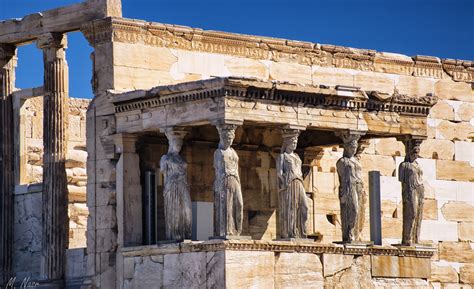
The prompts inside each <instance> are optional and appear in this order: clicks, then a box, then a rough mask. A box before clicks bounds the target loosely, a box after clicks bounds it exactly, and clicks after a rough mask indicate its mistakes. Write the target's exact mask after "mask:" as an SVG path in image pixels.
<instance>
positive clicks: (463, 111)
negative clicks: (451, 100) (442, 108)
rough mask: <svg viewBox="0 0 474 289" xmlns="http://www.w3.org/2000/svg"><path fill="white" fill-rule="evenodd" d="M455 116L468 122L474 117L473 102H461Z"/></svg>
mask: <svg viewBox="0 0 474 289" xmlns="http://www.w3.org/2000/svg"><path fill="white" fill-rule="evenodd" d="M457 116H458V117H459V119H460V120H462V121H467V122H470V121H471V120H472V119H473V118H474V103H468V102H463V103H461V105H460V106H459V109H458V111H457Z"/></svg>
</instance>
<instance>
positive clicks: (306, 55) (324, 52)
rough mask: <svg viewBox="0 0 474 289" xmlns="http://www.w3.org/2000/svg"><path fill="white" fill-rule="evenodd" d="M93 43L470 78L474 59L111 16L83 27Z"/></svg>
mask: <svg viewBox="0 0 474 289" xmlns="http://www.w3.org/2000/svg"><path fill="white" fill-rule="evenodd" d="M81 31H82V32H83V33H84V35H85V36H86V37H87V38H88V40H89V42H90V43H91V44H92V45H96V44H100V43H106V42H111V41H114V42H123V43H130V44H134V43H144V44H146V45H151V46H158V47H167V48H175V49H183V50H193V51H201V52H210V53H219V54H229V55H235V56H240V57H247V58H252V59H259V60H273V61H282V60H285V61H288V62H294V63H295V62H296V63H300V64H304V65H316V66H322V67H336V68H349V69H356V70H361V71H374V72H385V73H393V74H401V75H411V76H420V77H429V78H436V79H443V78H452V79H453V80H455V81H464V82H473V81H474V63H473V62H472V61H468V60H454V59H442V60H441V59H439V58H438V57H432V56H423V55H417V56H414V57H408V56H403V55H397V54H391V53H383V52H377V51H375V50H370V49H356V48H350V47H342V46H336V45H322V44H318V43H311V42H304V41H294V40H286V39H279V38H271V37H260V36H252V35H244V34H235V33H226V32H220V31H205V30H202V29H199V28H190V27H186V26H179V25H170V24H161V23H155V22H146V21H141V20H132V19H124V18H114V17H109V18H106V19H101V20H95V21H93V22H90V23H87V24H85V25H84V26H82V29H81Z"/></svg>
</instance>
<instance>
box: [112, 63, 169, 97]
mask: <svg viewBox="0 0 474 289" xmlns="http://www.w3.org/2000/svg"><path fill="white" fill-rule="evenodd" d="M112 74H113V75H114V78H113V79H114V88H115V89H116V90H127V91H128V90H136V89H150V88H152V87H155V86H157V85H160V84H173V83H174V82H176V81H175V80H174V79H173V78H172V76H171V74H170V72H168V71H160V70H151V69H144V68H137V67H128V66H114V68H113V72H112Z"/></svg>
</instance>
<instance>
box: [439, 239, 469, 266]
mask: <svg viewBox="0 0 474 289" xmlns="http://www.w3.org/2000/svg"><path fill="white" fill-rule="evenodd" d="M439 258H440V260H445V261H451V262H461V263H474V249H473V248H472V246H471V244H470V243H469V242H441V243H440V244H439Z"/></svg>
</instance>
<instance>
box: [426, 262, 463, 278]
mask: <svg viewBox="0 0 474 289" xmlns="http://www.w3.org/2000/svg"><path fill="white" fill-rule="evenodd" d="M430 281H432V282H455V283H457V282H459V275H458V272H456V269H454V268H453V267H452V266H450V265H448V264H444V263H442V262H432V263H431V277H430Z"/></svg>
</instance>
